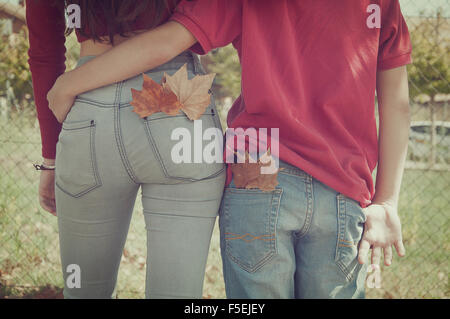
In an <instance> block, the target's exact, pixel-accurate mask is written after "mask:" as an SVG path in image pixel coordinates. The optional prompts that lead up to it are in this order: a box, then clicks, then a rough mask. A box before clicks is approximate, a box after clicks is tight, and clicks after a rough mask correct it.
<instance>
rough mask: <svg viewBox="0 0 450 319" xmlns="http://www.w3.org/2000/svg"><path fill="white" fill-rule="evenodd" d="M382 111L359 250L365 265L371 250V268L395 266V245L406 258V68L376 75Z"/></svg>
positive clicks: (407, 123)
mask: <svg viewBox="0 0 450 319" xmlns="http://www.w3.org/2000/svg"><path fill="white" fill-rule="evenodd" d="M377 97H378V108H379V120H380V121H379V122H380V124H379V155H378V169H377V179H376V186H375V196H374V198H373V200H372V204H371V205H370V206H368V207H367V208H365V214H366V217H367V219H366V225H365V229H364V234H363V238H362V240H361V243H360V248H359V257H358V258H359V262H360V263H364V261H365V260H366V258H367V254H368V252H369V249H370V247H372V258H371V261H372V264H379V262H380V259H381V253H382V250H384V262H385V265H387V266H388V265H390V264H391V262H392V245H394V246H395V248H396V250H397V254H398V255H399V256H404V254H405V248H404V246H403V241H402V234H401V224H400V219H399V217H398V214H397V205H398V199H399V193H400V186H401V180H402V176H403V170H404V166H405V159H406V153H407V149H408V136H409V126H410V107H409V92H408V76H407V71H406V66H402V67H399V68H395V69H391V70H386V71H380V72H378V74H377Z"/></svg>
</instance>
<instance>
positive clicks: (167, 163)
mask: <svg viewBox="0 0 450 319" xmlns="http://www.w3.org/2000/svg"><path fill="white" fill-rule="evenodd" d="M217 117H218V115H217V114H216V112H215V110H214V108H213V107H212V106H209V107H208V109H207V110H206V111H205V113H204V114H203V115H202V116H201V117H200V119H198V120H196V121H195V122H194V121H191V120H190V119H188V118H187V117H186V115H184V114H179V115H176V116H170V115H166V114H164V113H156V114H154V115H152V116H150V117H148V118H144V123H145V128H146V132H147V137H148V140H149V143H150V145H151V147H152V148H153V151H154V152H155V154H156V157H157V158H158V160H159V163H160V164H161V168H162V170H163V172H164V174H165V176H166V177H167V178H171V179H178V180H188V181H198V180H202V179H206V178H213V177H215V176H218V175H219V174H220V173H222V172H223V171H224V170H225V165H224V163H223V155H222V149H223V135H222V130H221V127H220V122H218V120H217V119H216V118H217Z"/></svg>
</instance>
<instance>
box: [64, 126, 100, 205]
mask: <svg viewBox="0 0 450 319" xmlns="http://www.w3.org/2000/svg"><path fill="white" fill-rule="evenodd" d="M95 125H96V124H95V120H85V121H77V122H63V124H62V130H61V133H60V134H59V140H58V143H57V145H56V161H55V165H56V169H55V184H56V186H57V187H58V188H59V189H61V190H62V191H63V192H65V193H66V194H68V195H70V196H72V197H80V196H82V195H84V194H87V193H88V192H90V191H91V190H93V189H95V188H97V187H99V186H100V185H101V180H100V176H99V174H98V170H97V159H96V156H95Z"/></svg>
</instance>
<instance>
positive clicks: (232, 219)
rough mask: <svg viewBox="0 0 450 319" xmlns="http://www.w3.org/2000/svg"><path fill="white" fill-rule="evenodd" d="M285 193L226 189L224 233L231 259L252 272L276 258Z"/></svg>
mask: <svg viewBox="0 0 450 319" xmlns="http://www.w3.org/2000/svg"><path fill="white" fill-rule="evenodd" d="M281 194H282V189H279V188H277V189H275V190H274V191H272V192H263V191H260V190H257V189H241V188H226V189H225V192H224V195H223V199H222V208H221V209H222V212H221V218H220V232H221V236H222V243H223V245H224V246H225V247H224V248H225V252H226V254H227V256H228V257H229V258H230V259H231V260H232V261H234V262H235V263H236V264H237V265H239V266H240V267H241V268H242V269H244V270H246V271H248V272H255V271H257V270H258V269H260V268H261V267H263V266H264V265H265V264H266V263H267V262H268V261H269V260H270V259H272V257H273V256H274V255H275V254H276V252H277V251H276V224H277V218H278V211H279V208H280V200H281Z"/></svg>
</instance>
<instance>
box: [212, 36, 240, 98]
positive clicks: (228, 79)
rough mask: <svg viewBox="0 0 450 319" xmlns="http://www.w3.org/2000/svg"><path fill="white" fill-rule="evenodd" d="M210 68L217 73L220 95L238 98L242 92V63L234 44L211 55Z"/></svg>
mask: <svg viewBox="0 0 450 319" xmlns="http://www.w3.org/2000/svg"><path fill="white" fill-rule="evenodd" d="M209 57H210V60H211V62H212V63H211V64H210V65H208V69H209V70H210V71H211V72H215V73H217V76H216V85H218V94H219V96H220V97H231V98H233V100H234V99H236V98H237V97H238V96H239V95H240V94H241V64H240V62H239V57H238V55H237V52H236V50H235V49H234V48H233V46H232V45H228V46H226V47H224V48H220V49H219V50H216V51H214V52H212V53H211V54H210V55H209Z"/></svg>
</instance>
